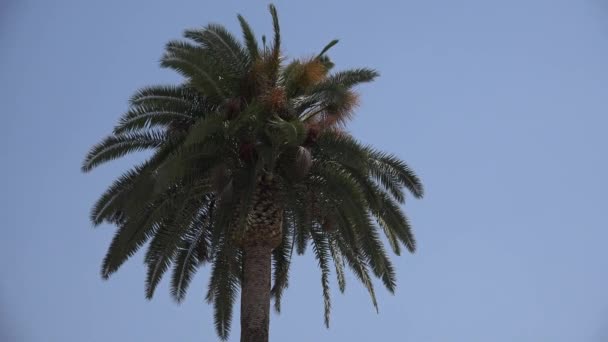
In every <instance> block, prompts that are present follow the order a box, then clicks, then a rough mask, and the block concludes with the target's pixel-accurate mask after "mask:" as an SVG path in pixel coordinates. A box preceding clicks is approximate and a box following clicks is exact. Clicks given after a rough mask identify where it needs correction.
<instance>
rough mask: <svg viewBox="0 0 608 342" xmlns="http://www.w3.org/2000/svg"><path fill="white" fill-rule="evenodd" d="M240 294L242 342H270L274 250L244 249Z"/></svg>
mask: <svg viewBox="0 0 608 342" xmlns="http://www.w3.org/2000/svg"><path fill="white" fill-rule="evenodd" d="M244 252H245V255H244V257H245V260H244V270H243V284H242V290H241V342H268V329H269V324H270V277H271V252H272V247H269V246H264V245H254V246H247V247H245V248H244Z"/></svg>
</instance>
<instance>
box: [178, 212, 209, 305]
mask: <svg viewBox="0 0 608 342" xmlns="http://www.w3.org/2000/svg"><path fill="white" fill-rule="evenodd" d="M206 202H208V203H209V204H208V205H209V206H208V207H203V209H202V210H200V211H199V213H198V214H197V216H196V218H195V219H194V221H193V222H192V225H191V226H190V230H189V231H188V233H187V234H185V235H184V236H183V238H182V241H181V243H180V248H179V251H178V252H177V256H176V257H175V266H174V269H173V277H172V279H171V294H172V295H173V298H174V299H175V300H176V301H177V302H178V303H179V302H181V301H182V300H183V299H184V297H185V296H186V290H187V289H188V285H190V281H191V280H192V277H193V276H194V272H196V270H197V268H198V266H199V265H200V264H201V263H204V262H206V261H208V250H209V248H210V247H209V242H210V237H209V235H210V227H209V225H210V223H211V222H210V221H211V218H210V214H211V211H212V209H211V207H212V206H213V202H212V201H206Z"/></svg>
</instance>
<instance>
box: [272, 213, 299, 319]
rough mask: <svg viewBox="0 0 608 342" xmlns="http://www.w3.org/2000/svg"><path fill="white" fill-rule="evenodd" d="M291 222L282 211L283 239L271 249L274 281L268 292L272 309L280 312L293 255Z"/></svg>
mask: <svg viewBox="0 0 608 342" xmlns="http://www.w3.org/2000/svg"><path fill="white" fill-rule="evenodd" d="M292 230H293V222H292V220H290V218H289V217H288V215H287V214H285V213H283V240H282V241H281V244H280V245H279V247H277V248H276V249H274V250H273V251H272V263H273V274H274V276H273V277H274V283H273V285H272V289H271V290H270V294H271V295H272V297H274V309H275V311H276V312H277V313H280V312H281V299H282V297H283V291H284V290H285V289H286V288H287V286H288V285H289V267H290V266H291V257H292V255H293V248H294V240H293V238H292V235H293V233H292Z"/></svg>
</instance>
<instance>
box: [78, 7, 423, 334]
mask: <svg viewBox="0 0 608 342" xmlns="http://www.w3.org/2000/svg"><path fill="white" fill-rule="evenodd" d="M270 12H271V15H272V20H273V27H274V36H273V39H272V41H269V42H266V39H265V38H263V39H262V44H261V45H260V44H258V41H257V39H256V37H255V35H254V33H253V31H252V29H251V28H250V26H249V25H248V23H247V22H246V21H245V19H244V18H243V17H241V16H238V20H239V22H240V25H241V28H242V34H243V42H240V41H239V40H238V39H236V38H235V37H234V36H233V35H232V34H231V33H230V32H228V31H227V30H226V29H225V28H224V27H222V26H220V25H214V24H211V25H208V26H206V27H204V28H201V29H193V30H186V31H185V33H184V38H185V39H184V40H178V41H170V42H169V43H168V44H167V45H166V49H165V53H164V55H163V57H162V59H161V66H162V67H165V68H169V69H172V70H175V71H177V72H178V73H180V74H181V75H182V76H183V77H184V81H183V82H182V83H181V84H179V85H176V86H151V87H147V88H143V89H141V90H139V91H137V92H136V93H135V94H134V95H133V97H132V98H131V100H130V108H129V110H128V111H127V112H126V113H125V114H124V115H123V116H122V117H121V118H120V120H119V122H118V124H117V125H116V126H115V128H114V131H113V133H112V134H111V135H110V136H108V137H107V138H105V139H104V140H102V141H101V142H100V143H98V144H97V145H95V146H94V147H93V148H92V149H91V150H90V152H89V154H88V155H87V156H86V159H85V161H84V164H83V166H82V169H83V171H85V172H86V171H90V170H91V169H93V168H95V167H97V166H99V165H101V164H103V163H105V162H108V161H111V160H113V159H116V158H119V157H122V156H124V155H126V154H128V153H132V152H136V151H142V150H152V154H151V156H150V157H149V158H148V159H147V160H146V161H145V162H143V163H142V164H140V165H137V166H135V167H134V168H132V169H131V170H129V171H127V172H126V173H125V174H123V175H122V176H120V177H119V178H118V179H116V180H115V181H114V183H113V184H112V185H111V186H109V187H108V189H107V190H106V191H105V193H103V194H102V196H101V197H100V198H99V200H98V201H97V202H96V203H95V205H94V207H93V209H92V212H91V220H92V222H93V223H94V224H95V225H99V224H101V223H103V222H106V223H111V224H114V225H116V226H117V227H118V230H117V232H116V235H115V236H114V238H113V240H112V242H111V245H110V247H109V249H108V252H107V255H106V256H105V259H104V260H103V265H102V271H101V273H102V276H103V277H104V278H107V277H109V276H110V275H111V274H112V273H114V272H115V271H116V270H117V269H118V268H119V267H120V266H121V265H122V264H123V263H124V262H125V261H126V260H127V259H128V258H129V257H130V256H132V255H133V254H134V253H136V252H137V250H138V249H139V248H140V247H142V246H143V245H144V244H146V243H148V242H149V245H148V247H147V251H146V255H145V263H146V265H147V267H148V272H147V279H146V296H147V298H151V297H152V296H153V293H154V290H155V288H156V286H157V285H158V283H159V281H160V280H161V277H162V276H163V275H164V274H165V273H166V272H167V271H169V270H170V269H171V270H172V279H171V293H172V295H173V297H175V299H176V300H177V301H178V302H179V301H181V300H182V299H184V296H185V293H186V289H187V288H188V285H189V283H190V280H191V279H192V276H193V274H194V272H195V271H196V270H197V268H198V267H200V266H201V265H204V264H207V263H208V264H210V266H211V267H212V272H211V277H210V280H209V286H208V292H207V297H206V298H207V301H208V302H209V303H212V304H213V305H214V316H215V317H214V318H215V325H216V329H217V333H218V334H219V336H220V337H221V338H223V339H225V338H226V337H227V336H228V332H229V329H230V324H231V317H232V309H233V303H234V301H235V299H236V295H237V294H238V292H239V289H240V287H241V286H242V281H243V259H244V252H243V251H244V250H245V249H246V247H247V246H254V245H267V246H269V248H271V249H272V272H273V273H272V278H273V282H272V287H271V295H272V297H273V298H274V307H275V309H276V310H277V311H279V310H280V307H281V297H282V294H283V291H284V290H285V288H286V287H287V285H288V274H289V266H290V261H291V257H292V254H293V251H296V253H298V254H303V253H304V252H305V250H306V249H307V247H311V248H312V252H313V254H314V256H315V257H316V259H317V261H318V264H319V267H320V269H321V285H322V288H323V296H324V303H325V323H326V324H327V325H328V324H329V313H330V298H329V293H330V292H329V282H330V280H329V275H330V273H331V270H330V267H333V268H334V270H335V274H336V276H337V283H338V287H339V289H340V290H341V291H344V287H345V276H344V272H345V268H346V266H348V267H349V268H350V270H352V272H353V273H354V274H355V275H356V277H357V278H358V279H359V280H360V281H361V282H362V283H363V285H364V286H365V287H366V288H367V290H368V291H369V294H370V296H371V298H372V301H373V304H374V306H376V305H377V304H376V299H375V295H374V288H373V286H372V280H371V277H372V275H373V276H375V277H378V278H379V279H380V280H381V281H382V283H383V284H384V286H385V287H386V288H387V289H388V290H389V291H390V292H393V291H394V290H395V286H396V280H395V270H394V268H393V266H392V264H391V262H390V260H389V258H388V256H387V253H386V251H385V248H384V247H383V242H382V240H381V237H380V232H382V233H383V234H384V236H385V237H386V241H387V242H388V244H389V245H390V247H391V249H392V251H393V252H394V253H396V254H400V252H401V249H402V247H403V246H404V247H405V248H406V249H407V250H409V251H410V252H413V251H414V250H415V246H416V245H415V240H414V237H413V235H412V232H411V230H410V226H409V224H408V220H407V219H406V216H405V214H404V213H403V212H402V210H401V208H400V204H402V203H403V202H404V190H408V191H409V192H410V193H411V194H412V195H413V196H415V197H417V198H419V197H422V195H423V188H422V185H421V183H420V181H419V179H418V178H417V176H416V175H415V174H414V173H413V172H412V170H411V169H410V168H409V167H408V166H407V165H406V164H405V163H404V162H403V161H401V160H399V159H398V158H397V157H396V156H394V155H392V154H388V153H384V152H381V151H378V150H376V149H374V148H372V147H370V146H366V145H362V144H361V143H359V142H358V141H357V140H355V139H354V138H353V137H352V136H350V135H349V134H348V133H347V132H346V131H345V130H344V125H345V123H346V122H347V121H348V120H349V119H350V118H351V116H352V113H353V110H354V108H355V107H356V104H357V95H356V93H355V91H354V87H355V86H357V85H358V84H361V83H365V82H370V81H372V80H373V79H374V78H375V77H377V76H378V74H377V72H376V71H374V70H371V69H367V68H359V69H351V70H344V71H338V72H332V70H333V66H334V64H333V63H332V62H331V60H330V59H329V57H328V56H327V52H328V50H329V49H330V48H331V47H332V46H334V45H335V44H336V43H337V41H332V42H330V43H329V44H328V45H327V46H326V47H325V48H323V49H322V50H321V52H320V53H319V54H317V55H316V56H314V57H311V58H305V59H295V60H292V61H289V62H287V61H285V60H284V57H283V55H282V54H281V36H280V29H279V23H278V17H277V13H276V10H275V8H274V6H272V5H271V6H270ZM264 227H270V228H264ZM273 227H274V228H273ZM277 227H278V228H277ZM273 229H274V230H273ZM332 264H333V265H332Z"/></svg>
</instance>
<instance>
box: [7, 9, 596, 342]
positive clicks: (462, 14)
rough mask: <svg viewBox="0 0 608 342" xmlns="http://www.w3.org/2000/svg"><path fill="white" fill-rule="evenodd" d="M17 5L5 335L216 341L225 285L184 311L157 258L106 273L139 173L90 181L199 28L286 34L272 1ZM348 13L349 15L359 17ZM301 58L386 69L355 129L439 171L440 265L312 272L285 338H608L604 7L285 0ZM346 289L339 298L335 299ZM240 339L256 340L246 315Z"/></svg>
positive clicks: (433, 193) (284, 17)
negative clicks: (376, 281) (114, 191)
mask: <svg viewBox="0 0 608 342" xmlns="http://www.w3.org/2000/svg"><path fill="white" fill-rule="evenodd" d="M1 3H2V5H0V43H1V44H0V46H1V47H2V48H1V50H2V52H1V53H0V103H1V109H0V112H1V113H2V114H1V115H2V118H3V127H4V129H3V132H2V134H0V161H1V162H0V163H1V164H0V165H1V167H0V182H1V189H2V190H0V217H1V226H2V237H1V238H0V269H1V270H2V274H1V276H0V340H2V341H27V342H29V341H45V342H46V341H51V342H52V341H68V342H69V341H87V342H102V341H103V342H106V341H215V340H216V339H217V338H216V335H215V332H214V329H213V324H212V315H211V311H210V307H209V306H207V305H206V304H205V303H204V300H203V296H204V291H205V287H206V281H207V272H206V271H202V272H200V273H199V274H198V276H197V277H196V278H195V280H194V282H193V285H192V286H191V289H190V292H189V296H188V298H187V301H186V302H185V303H184V304H182V305H180V306H178V305H176V304H175V303H174V302H173V301H172V299H171V298H170V296H169V293H168V289H167V282H163V286H162V287H161V289H160V290H159V291H157V295H156V297H155V298H154V300H153V301H151V302H149V301H147V300H145V299H144V292H143V289H144V269H143V267H142V257H141V255H138V256H136V257H135V258H133V259H132V261H131V262H129V263H127V264H126V266H125V267H124V268H123V269H122V270H121V271H119V272H118V273H117V274H116V275H115V276H114V277H113V278H112V279H110V281H107V282H104V281H102V280H101V278H100V276H99V267H100V262H101V259H102V256H103V254H104V252H105V249H106V247H107V245H108V243H109V240H110V238H111V236H112V233H113V228H112V227H110V226H103V227H100V228H99V229H93V228H91V225H90V223H89V221H88V212H89V208H90V205H91V204H92V202H93V201H94V200H95V199H96V197H97V196H98V195H99V194H100V193H101V191H102V190H103V189H104V188H105V187H106V186H107V185H108V184H109V183H110V181H111V180H112V179H113V178H114V177H116V176H117V175H118V174H119V173H120V172H121V171H122V170H124V168H125V167H127V166H128V165H131V164H132V163H133V162H134V160H135V159H137V157H136V158H132V159H129V160H125V161H121V162H117V163H113V164H111V165H108V166H105V167H102V168H100V169H97V170H95V171H94V172H93V173H91V174H87V175H83V174H81V173H80V170H79V167H80V163H81V161H82V159H83V156H84V154H85V152H86V150H87V149H88V148H89V147H90V146H91V144H93V143H95V142H97V141H98V140H99V139H100V138H102V137H103V136H104V135H105V134H106V133H109V132H110V129H111V128H112V126H113V124H114V122H115V121H116V119H117V118H118V116H119V115H120V114H121V113H122V112H123V111H124V110H125V109H126V105H127V99H128V97H129V96H130V95H131V93H132V92H133V91H135V90H136V89H137V88H138V87H141V86H144V85H148V84H155V83H167V82H169V83H172V82H177V81H179V78H178V77H177V76H176V75H174V74H171V73H170V72H168V71H166V70H161V69H159V68H158V65H157V63H158V59H159V57H160V55H161V53H162V48H163V46H164V43H165V42H166V41H167V40H169V39H173V38H178V37H179V36H180V33H181V31H182V30H183V29H185V28H189V27H193V26H199V25H203V24H206V23H208V22H210V21H215V22H219V23H223V24H225V25H226V26H228V27H229V28H230V29H232V30H237V29H238V26H237V21H236V18H235V16H236V13H237V12H238V13H242V14H243V15H245V16H246V17H247V18H248V19H249V20H250V22H251V23H252V25H253V27H254V28H255V29H256V32H257V33H258V34H260V35H261V34H262V33H268V32H270V28H271V26H270V18H269V15H268V13H267V9H266V6H267V3H266V2H261V1H255V3H254V1H240V2H237V1H202V0H196V1H195V0H191V1H126V0H120V1H118V0H112V1H110V0H106V1H76V0H73V1H68V0H56V1H31V0H30V1H28V0H21V1H17V0H12V1H11V0H4V1H2V2H1ZM345 3H348V5H345ZM277 6H278V8H279V15H280V18H281V22H282V29H283V37H284V46H285V48H286V53H287V54H288V55H289V56H301V55H302V54H304V55H307V54H308V55H310V54H312V53H315V52H318V51H319V49H320V48H321V47H322V46H323V45H324V44H325V43H327V42H328V41H329V40H331V39H333V38H340V39H341V42H340V44H339V45H338V46H337V47H335V48H334V49H333V50H332V53H331V55H332V57H333V58H334V60H335V62H336V63H337V65H338V68H340V67H342V68H346V67H352V66H370V67H374V68H376V69H378V70H379V71H380V73H381V75H382V76H381V78H380V79H379V80H378V81H377V82H376V83H374V84H372V85H366V86H364V87H362V88H361V91H362V94H363V96H362V106H361V108H360V110H359V113H358V116H357V117H356V120H355V121H354V122H353V123H352V125H351V126H350V127H351V128H352V131H353V132H354V134H355V135H356V136H357V137H358V138H360V139H361V140H362V141H364V142H366V143H373V144H374V145H376V146H378V147H380V148H382V149H384V150H387V151H391V152H394V153H396V154H398V155H399V156H401V157H402V158H404V159H405V160H407V161H408V162H409V163H410V164H411V165H412V166H413V167H414V168H415V170H417V171H418V173H419V174H420V175H421V176H422V178H423V180H424V181H425V183H426V187H427V194H428V195H427V197H426V198H425V199H424V200H422V201H413V200H412V201H410V202H408V204H407V205H406V210H407V211H408V212H409V215H410V217H411V219H412V221H413V223H414V225H415V229H416V233H417V237H418V240H419V245H420V249H419V252H418V253H417V254H415V255H405V256H401V257H398V258H397V259H395V261H396V265H397V270H398V279H399V287H398V291H397V293H396V295H394V296H391V295H389V294H388V293H386V291H383V290H380V289H379V301H380V314H379V315H378V314H376V313H375V311H374V310H373V309H372V307H371V304H370V301H369V299H368V297H367V295H366V294H365V292H364V290H363V289H362V287H361V286H360V285H359V284H358V283H356V282H355V281H350V282H349V283H348V284H347V291H346V295H345V296H342V295H339V293H338V292H337V291H335V294H334V301H333V304H334V310H333V317H332V326H331V328H330V329H329V330H326V329H325V328H324V327H323V318H322V305H323V303H322V298H321V288H320V275H319V273H318V272H317V270H316V266H315V263H314V261H313V259H312V256H311V255H307V256H305V257H300V258H298V259H297V261H296V263H295V267H294V269H293V271H294V272H293V273H292V278H291V280H292V281H291V287H290V288H289V289H288V290H287V293H286V296H287V297H286V300H285V302H284V305H283V310H284V311H283V313H282V314H281V315H279V316H277V315H273V316H272V318H271V338H272V340H273V341H294V342H304V341H306V342H309V341H373V340H381V341H412V342H513V341H517V342H538V341H548V342H573V341H576V342H601V341H607V340H608V291H607V289H608V249H607V248H606V247H605V245H606V243H607V241H608V230H607V228H608V225H607V223H608V219H607V216H606V214H607V213H608V196H607V193H608V181H607V180H606V176H607V175H608V160H607V158H606V147H607V146H608V134H606V130H607V129H608V119H607V117H608V116H607V115H608V112H607V110H608V4H607V3H606V2H604V1H602V0H569V1H568V0H544V1H542V0H512V1H486V0H462V1H451V0H443V1H440V0H435V1H401V2H399V3H398V2H397V1H372V2H370V1H360V2H356V1H349V2H341V5H338V4H337V2H333V1H327V0H324V1H316V0H315V1H277ZM336 287H337V286H335V285H334V288H336ZM234 322H235V324H234V329H233V333H232V335H231V339H230V340H231V341H238V336H239V334H238V333H239V329H238V316H235V317H234Z"/></svg>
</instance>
